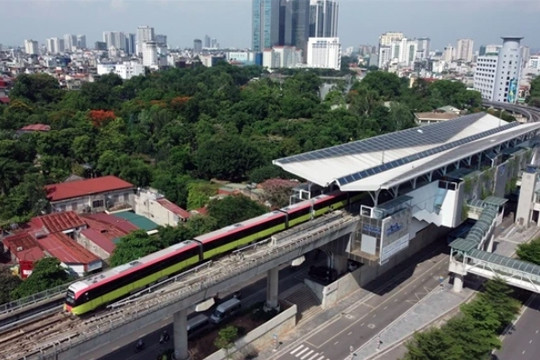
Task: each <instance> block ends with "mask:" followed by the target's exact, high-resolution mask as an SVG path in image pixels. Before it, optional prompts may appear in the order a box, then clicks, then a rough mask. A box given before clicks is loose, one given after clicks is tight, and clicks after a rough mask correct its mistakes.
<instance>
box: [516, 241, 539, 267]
mask: <svg viewBox="0 0 540 360" xmlns="http://www.w3.org/2000/svg"><path fill="white" fill-rule="evenodd" d="M516 254H517V256H518V257H519V258H520V259H521V260H523V261H528V262H531V263H533V264H536V265H540V238H538V239H534V240H533V241H531V242H530V243H523V244H519V245H518V247H517V251H516Z"/></svg>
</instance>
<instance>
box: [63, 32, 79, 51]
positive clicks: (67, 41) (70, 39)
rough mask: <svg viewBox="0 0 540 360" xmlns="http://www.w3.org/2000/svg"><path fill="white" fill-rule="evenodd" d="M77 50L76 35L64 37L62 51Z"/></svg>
mask: <svg viewBox="0 0 540 360" xmlns="http://www.w3.org/2000/svg"><path fill="white" fill-rule="evenodd" d="M76 49H77V35H72V34H65V35H64V51H68V52H71V51H75V50H76Z"/></svg>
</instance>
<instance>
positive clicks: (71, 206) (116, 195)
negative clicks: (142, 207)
mask: <svg viewBox="0 0 540 360" xmlns="http://www.w3.org/2000/svg"><path fill="white" fill-rule="evenodd" d="M107 198H109V199H110V206H109V208H110V207H114V206H117V205H122V204H128V205H129V206H133V189H127V190H118V191H109V192H105V193H101V194H94V195H89V196H81V197H78V198H73V199H67V200H62V201H54V202H51V205H52V208H53V209H54V211H70V210H73V211H75V212H76V213H78V214H81V213H85V212H91V213H96V212H103V211H105V210H107V209H106V205H107V204H106V203H107ZM100 200H101V201H103V206H97V207H93V206H92V205H93V202H94V201H100ZM88 210H89V211H88Z"/></svg>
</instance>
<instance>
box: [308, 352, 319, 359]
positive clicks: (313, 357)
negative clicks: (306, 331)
mask: <svg viewBox="0 0 540 360" xmlns="http://www.w3.org/2000/svg"><path fill="white" fill-rule="evenodd" d="M317 356H319V353H315V355H313V356H312V357H310V358H309V359H307V360H313V359H315V358H316V357H317Z"/></svg>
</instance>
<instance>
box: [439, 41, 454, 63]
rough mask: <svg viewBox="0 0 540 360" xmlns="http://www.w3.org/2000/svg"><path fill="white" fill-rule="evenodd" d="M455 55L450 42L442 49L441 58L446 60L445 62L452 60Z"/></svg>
mask: <svg viewBox="0 0 540 360" xmlns="http://www.w3.org/2000/svg"><path fill="white" fill-rule="evenodd" d="M455 56H456V49H455V48H454V47H453V46H452V44H448V45H447V46H446V47H445V48H444V51H443V54H442V58H441V60H444V61H446V62H447V63H450V62H452V60H454V59H455Z"/></svg>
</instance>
